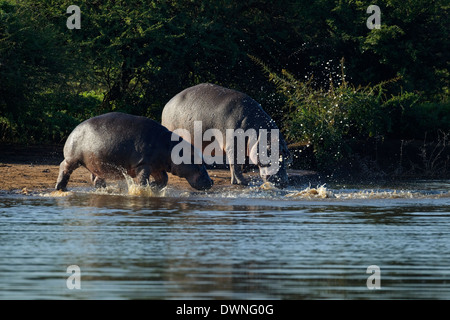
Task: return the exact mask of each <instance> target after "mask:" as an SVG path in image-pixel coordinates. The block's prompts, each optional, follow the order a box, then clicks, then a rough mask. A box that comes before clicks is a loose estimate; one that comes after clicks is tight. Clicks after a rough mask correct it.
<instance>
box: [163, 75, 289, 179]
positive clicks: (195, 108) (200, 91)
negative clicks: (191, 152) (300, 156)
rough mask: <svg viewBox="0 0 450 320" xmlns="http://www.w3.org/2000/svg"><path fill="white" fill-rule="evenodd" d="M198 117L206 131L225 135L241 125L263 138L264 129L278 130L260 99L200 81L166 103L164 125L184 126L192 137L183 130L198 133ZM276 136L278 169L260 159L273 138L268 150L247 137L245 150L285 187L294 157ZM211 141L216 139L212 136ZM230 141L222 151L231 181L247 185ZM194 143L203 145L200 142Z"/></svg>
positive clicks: (264, 174)
mask: <svg viewBox="0 0 450 320" xmlns="http://www.w3.org/2000/svg"><path fill="white" fill-rule="evenodd" d="M198 121H201V122H200V125H201V131H202V134H204V133H205V132H206V131H208V130H209V129H213V130H215V129H218V130H219V131H220V132H221V133H222V135H224V136H226V133H227V130H230V129H232V130H234V131H235V132H237V131H236V130H238V129H242V130H243V131H244V132H247V130H248V129H254V130H255V131H256V132H257V135H258V136H257V139H258V141H260V139H261V134H259V133H260V132H262V131H263V130H261V129H266V131H267V130H271V129H276V131H278V128H277V126H276V124H275V122H274V121H273V120H272V119H271V117H270V116H269V115H268V114H267V113H266V112H265V111H264V110H263V109H262V107H261V105H260V104H259V103H258V102H256V101H255V100H253V99H252V98H250V97H249V96H248V95H246V94H244V93H242V92H238V91H235V90H231V89H227V88H224V87H221V86H218V85H213V84H209V83H203V84H199V85H196V86H193V87H190V88H187V89H185V90H183V91H181V92H180V93H178V94H177V95H175V96H174V97H173V98H172V99H171V100H170V101H169V102H168V103H167V104H166V105H165V107H164V109H163V112H162V121H161V123H162V125H164V126H165V127H167V128H168V129H169V130H171V131H174V130H176V131H177V133H178V132H179V129H182V130H181V131H183V129H184V130H185V132H187V133H188V134H186V135H188V137H185V136H183V133H179V134H180V135H182V136H183V137H184V138H185V139H186V140H189V138H192V136H195V133H196V131H198V130H199V129H198V128H199V126H200V125H199V122H198ZM269 134H270V132H269ZM272 138H273V137H272ZM275 138H276V140H275V141H276V142H277V144H278V147H279V150H278V149H277V150H276V151H279V152H277V154H278V155H279V158H277V159H276V160H277V162H278V163H277V168H276V170H275V172H274V171H273V170H271V171H270V172H269V171H267V170H266V169H267V167H268V164H267V163H262V161H260V156H261V154H263V153H265V152H266V153H267V152H273V151H274V150H270V149H271V143H270V141H268V145H267V147H266V148H267V149H268V150H270V151H268V150H261V148H260V147H259V146H260V145H259V144H255V143H254V144H253V145H250V144H249V140H248V139H247V140H246V142H245V144H246V145H245V150H244V152H245V153H246V154H245V156H246V161H248V160H249V159H252V162H251V163H253V164H257V165H258V167H259V169H260V176H261V178H262V179H263V180H264V181H270V182H273V183H275V185H276V186H278V187H285V186H286V185H287V183H288V175H287V173H286V161H287V160H288V159H290V153H289V150H288V148H287V144H286V142H285V141H284V139H283V137H282V135H281V134H280V133H278V134H277V136H276V137H275ZM205 140H208V139H205ZM205 140H203V141H202V142H201V144H202V146H201V148H202V150H203V151H204V153H205V154H204V156H205V157H206V152H205V148H206V147H207V145H208V144H209V143H210V142H208V141H205ZM211 141H213V140H212V139H211ZM226 141H231V140H228V139H225V140H223V141H221V142H219V144H220V149H221V150H220V151H221V152H222V154H225V155H226V159H227V161H228V162H227V163H228V164H229V165H230V171H231V183H232V184H242V185H246V184H248V180H247V179H245V178H244V176H243V174H242V163H239V161H238V159H237V156H236V149H237V148H234V147H233V146H231V145H229V144H230V143H227V142H226ZM271 141H273V140H271ZM194 145H195V146H196V147H197V148H200V146H199V145H198V144H197V143H195V144H194ZM246 163H248V162H246Z"/></svg>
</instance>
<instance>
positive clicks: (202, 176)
mask: <svg viewBox="0 0 450 320" xmlns="http://www.w3.org/2000/svg"><path fill="white" fill-rule="evenodd" d="M170 172H171V173H172V174H174V175H176V176H178V177H180V178H185V179H186V180H187V181H188V182H189V184H190V185H191V187H192V188H195V189H197V190H208V189H210V188H211V187H212V186H213V184H214V183H213V181H212V180H211V178H210V177H209V175H208V171H206V167H205V165H203V164H184V163H181V164H178V165H174V164H172V168H171V171H170Z"/></svg>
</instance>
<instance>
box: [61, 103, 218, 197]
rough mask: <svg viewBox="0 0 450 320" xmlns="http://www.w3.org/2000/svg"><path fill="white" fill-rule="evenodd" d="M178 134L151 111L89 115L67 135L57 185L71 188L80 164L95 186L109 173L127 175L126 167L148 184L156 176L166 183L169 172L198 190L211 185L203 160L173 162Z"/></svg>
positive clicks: (116, 176) (119, 176)
mask: <svg viewBox="0 0 450 320" xmlns="http://www.w3.org/2000/svg"><path fill="white" fill-rule="evenodd" d="M173 136H174V134H173V133H172V132H170V131H169V130H167V128H165V127H164V126H162V125H161V124H159V123H158V122H156V121H154V120H151V119H148V118H146V117H139V116H133V115H129V114H125V113H120V112H111V113H106V114H103V115H100V116H97V117H93V118H91V119H88V120H86V121H84V122H82V123H80V124H79V125H78V126H77V127H76V128H75V129H74V130H73V131H72V133H71V134H70V135H69V137H68V138H67V141H66V143H65V146H64V160H63V161H62V162H61V165H60V169H59V176H58V180H57V183H56V189H57V190H66V186H67V183H68V181H69V178H70V175H71V173H72V172H73V171H74V170H75V169H77V168H78V167H79V166H83V167H85V168H86V169H88V170H89V171H90V172H91V174H92V180H93V182H94V186H95V187H105V186H106V183H105V179H114V180H118V179H123V178H124V173H126V174H128V175H129V176H131V177H133V178H136V180H137V182H138V183H139V184H140V185H146V184H148V183H149V178H150V176H152V177H153V178H154V181H152V183H151V186H152V187H155V188H157V189H162V188H164V187H165V186H166V185H167V181H168V175H167V172H170V173H172V174H174V175H176V176H179V177H182V178H185V179H186V180H187V181H188V182H189V184H190V185H191V186H192V187H193V188H195V189H197V190H206V189H209V188H211V187H212V185H213V181H212V180H211V179H210V177H209V175H208V172H207V170H206V167H205V165H204V164H194V163H180V164H174V163H173V162H172V160H171V151H172V149H173V147H174V146H175V145H176V144H178V143H180V141H176V139H174V138H173ZM178 138H180V137H178ZM180 139H181V138H180ZM191 148H193V149H194V147H193V146H192V145H191ZM192 152H193V154H195V150H193V151H192ZM197 153H199V151H197Z"/></svg>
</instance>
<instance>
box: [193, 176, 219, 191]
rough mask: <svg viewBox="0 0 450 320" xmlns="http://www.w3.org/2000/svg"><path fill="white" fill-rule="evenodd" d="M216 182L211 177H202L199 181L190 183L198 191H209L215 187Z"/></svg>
mask: <svg viewBox="0 0 450 320" xmlns="http://www.w3.org/2000/svg"><path fill="white" fill-rule="evenodd" d="M213 184H214V181H212V180H211V178H210V177H209V176H203V175H202V176H200V177H199V178H198V179H196V180H195V181H193V182H192V183H190V185H191V186H192V187H193V188H195V189H197V190H208V189H211V187H212V186H213Z"/></svg>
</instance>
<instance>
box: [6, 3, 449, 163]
mask: <svg viewBox="0 0 450 320" xmlns="http://www.w3.org/2000/svg"><path fill="white" fill-rule="evenodd" d="M72 4H75V3H72V1H71V0H44V1H31V0H22V1H19V0H17V1H14V0H0V141H6V142H27V143H36V142H57V143H59V142H62V141H64V139H65V138H66V137H67V135H68V134H69V133H70V131H71V130H72V129H73V128H74V126H75V125H76V124H77V123H79V122H80V121H82V120H84V119H86V118H89V117H92V116H93V115H96V114H100V113H104V112H108V111H111V110H120V111H125V112H128V113H132V114H139V115H145V116H148V117H151V118H154V119H156V120H159V118H160V114H161V110H162V108H163V107H164V105H165V103H166V102H167V101H168V100H169V99H170V98H171V97H172V96H173V95H174V94H176V93H177V92H179V91H181V90H182V89H184V88H186V87H189V86H191V85H194V84H197V83H200V82H212V83H217V84H220V85H223V86H226V87H230V88H234V89H237V90H241V91H243V92H246V93H248V94H249V95H250V96H252V97H253V98H255V99H256V100H257V101H259V102H260V103H261V104H262V105H263V107H264V108H265V109H266V110H267V111H268V112H269V114H271V115H272V116H273V117H274V118H275V120H276V121H277V123H279V125H280V127H281V128H282V129H283V130H284V131H285V133H286V135H287V137H288V138H289V141H290V142H300V143H312V144H313V145H315V152H316V153H317V157H318V160H319V163H320V161H322V160H323V161H325V160H324V159H328V160H329V158H331V159H339V158H340V157H342V156H345V152H347V153H348V152H351V150H347V149H348V148H349V144H348V143H345V141H348V140H364V139H370V138H371V137H374V136H382V137H383V138H394V139H423V138H424V136H425V134H428V138H430V137H432V136H433V135H435V136H437V135H438V133H437V132H438V131H439V132H448V131H450V124H449V123H450V119H449V111H450V106H449V99H448V97H449V52H450V48H449V41H448V34H449V23H448V14H449V8H450V7H449V5H448V2H447V1H445V0H435V1H425V0H407V1H403V0H402V1H400V0H384V1H355V0H339V1H338V0H319V1H302V0H297V1H288V0H279V1H265V0H250V1H223V0H212V1H211V0H208V1H206V0H195V1H193V0H180V1H174V0H172V1H171V0H166V1H157V0H155V1H146V0H130V1H113V0H104V1H100V0H94V1H91V0H90V1H88V0H79V1H77V3H76V5H78V6H79V7H80V9H81V29H73V30H69V29H68V28H67V27H66V20H67V18H68V17H69V16H70V14H68V13H66V9H67V7H69V5H72ZM370 4H376V5H378V6H379V7H380V8H381V29H373V30H369V29H368V28H367V27H366V20H367V19H368V17H369V16H370V14H368V13H367V12H366V9H367V7H368V6H369V5H370ZM252 57H253V58H252ZM344 61H345V63H344ZM255 62H256V63H255ZM261 65H263V66H264V70H265V71H264V70H263V71H262V70H261ZM344 68H345V70H344ZM286 70H287V71H286ZM268 76H269V77H268ZM298 79H300V80H298ZM346 150H347V151H346ZM325 154H326V155H327V156H325ZM328 160H327V161H328ZM327 161H325V162H327Z"/></svg>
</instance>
